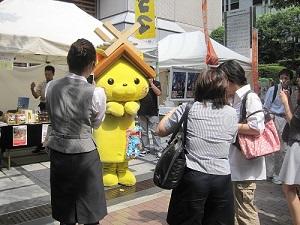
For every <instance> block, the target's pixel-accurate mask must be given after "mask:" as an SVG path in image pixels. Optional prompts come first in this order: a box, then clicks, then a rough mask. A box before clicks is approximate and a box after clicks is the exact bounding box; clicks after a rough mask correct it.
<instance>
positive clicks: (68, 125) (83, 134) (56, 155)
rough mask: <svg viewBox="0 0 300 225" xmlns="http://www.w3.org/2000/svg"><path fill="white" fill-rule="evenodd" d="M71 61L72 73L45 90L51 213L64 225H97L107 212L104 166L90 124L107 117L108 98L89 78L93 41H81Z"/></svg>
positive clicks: (73, 47)
mask: <svg viewBox="0 0 300 225" xmlns="http://www.w3.org/2000/svg"><path fill="white" fill-rule="evenodd" d="M67 61H68V66H69V73H68V74H67V75H66V76H65V77H63V78H61V79H58V80H54V81H51V82H50V83H49V84H48V86H47V90H46V104H47V110H48V113H49V117H50V119H51V124H52V131H51V134H50V136H49V140H48V144H47V147H48V149H49V151H50V163H51V164H50V165H51V169H50V185H51V205H52V216H53V218H54V219H56V220H58V221H60V224H61V225H73V224H74V225H75V224H76V223H79V224H89V225H93V224H98V222H99V220H101V219H102V218H103V217H104V216H105V215H106V214H107V208H106V201H105V196H104V187H103V182H102V174H101V171H102V165H101V162H100V158H99V154H98V151H97V150H96V145H95V143H94V141H93V138H92V128H96V127H99V126H100V123H101V121H102V118H103V116H104V113H105V108H106V96H105V93H104V90H103V89H102V88H99V87H95V86H93V85H92V84H89V83H88V82H87V80H86V78H87V77H88V76H89V75H90V74H91V72H92V70H93V68H94V65H95V61H96V51H95V48H94V46H93V45H92V43H90V42H89V41H87V40H85V39H78V40H77V41H76V42H74V43H73V44H72V45H71V48H70V50H69V52H68V56H67Z"/></svg>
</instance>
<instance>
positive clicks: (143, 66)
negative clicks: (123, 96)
mask: <svg viewBox="0 0 300 225" xmlns="http://www.w3.org/2000/svg"><path fill="white" fill-rule="evenodd" d="M121 58H124V59H125V60H126V61H128V62H129V63H130V64H131V65H132V66H134V67H136V68H137V69H138V70H139V71H140V72H141V73H142V74H143V75H144V76H145V77H147V78H154V77H155V76H156V74H155V71H154V70H153V69H152V68H151V67H150V66H149V65H148V64H147V63H145V62H144V60H143V59H142V58H141V56H140V55H138V54H137V53H136V51H134V50H133V49H132V48H131V47H130V46H128V45H127V44H126V43H123V44H122V45H121V46H119V47H118V48H117V49H116V50H115V51H114V52H113V53H111V54H110V55H109V56H108V57H105V56H102V57H101V59H100V60H99V62H98V64H97V65H96V67H95V69H94V76H95V79H97V78H99V77H101V75H102V74H103V73H104V72H105V71H106V70H109V69H110V67H111V66H113V64H115V63H116V62H117V61H118V60H120V59H121Z"/></svg>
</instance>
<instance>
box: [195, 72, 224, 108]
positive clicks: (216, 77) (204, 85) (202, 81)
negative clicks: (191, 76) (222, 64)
mask: <svg viewBox="0 0 300 225" xmlns="http://www.w3.org/2000/svg"><path fill="white" fill-rule="evenodd" d="M227 87H228V81H227V76H226V74H225V73H224V72H223V71H222V70H216V69H210V70H204V71H202V72H201V73H200V74H199V76H198V79H197V81H196V87H195V101H198V102H203V103H204V104H206V102H212V104H213V106H214V107H216V108H217V109H219V108H222V107H223V106H224V105H226V104H227V95H226V89H227Z"/></svg>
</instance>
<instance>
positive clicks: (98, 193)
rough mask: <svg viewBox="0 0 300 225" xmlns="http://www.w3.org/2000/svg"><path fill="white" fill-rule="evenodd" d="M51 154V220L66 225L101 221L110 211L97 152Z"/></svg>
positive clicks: (53, 151) (51, 152)
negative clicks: (67, 224) (66, 224)
mask: <svg viewBox="0 0 300 225" xmlns="http://www.w3.org/2000/svg"><path fill="white" fill-rule="evenodd" d="M49 151H50V163H51V165H50V185H51V205H52V217H53V218H54V219H55V220H57V221H59V222H63V223H80V224H88V223H95V222H98V221H100V220H101V219H102V218H103V217H104V216H105V215H106V214H107V208H106V200H105V193H104V186H103V181H102V165H101V162H100V158H99V154H98V151H97V150H94V151H91V152H87V153H80V154H64V153H60V152H57V151H55V150H52V149H49Z"/></svg>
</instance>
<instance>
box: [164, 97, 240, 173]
mask: <svg viewBox="0 0 300 225" xmlns="http://www.w3.org/2000/svg"><path fill="white" fill-rule="evenodd" d="M185 107H186V104H183V105H181V106H179V107H178V108H177V109H176V111H175V112H174V113H173V114H172V115H171V116H170V117H169V118H168V119H167V121H166V123H165V129H166V130H167V131H170V132H173V131H174V130H175V128H176V124H178V122H179V120H180V118H181V116H182V115H183V112H184V109H185ZM237 121H238V119H237V114H236V111H235V110H234V109H233V108H232V107H230V106H227V105H226V106H224V107H223V108H221V109H215V108H213V107H212V103H207V104H206V106H205V105H204V104H203V103H200V102H195V103H194V104H193V106H192V108H191V109H190V112H189V115H188V124H187V140H186V148H187V151H188V153H189V154H187V155H186V160H187V167H188V168H190V169H193V170H197V171H200V172H203V173H207V174H214V175H227V174H230V167H229V160H228V154H229V148H230V145H231V143H234V141H235V137H236V134H237V129H238V126H237Z"/></svg>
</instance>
